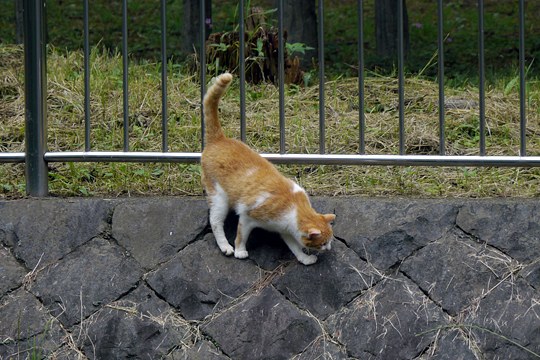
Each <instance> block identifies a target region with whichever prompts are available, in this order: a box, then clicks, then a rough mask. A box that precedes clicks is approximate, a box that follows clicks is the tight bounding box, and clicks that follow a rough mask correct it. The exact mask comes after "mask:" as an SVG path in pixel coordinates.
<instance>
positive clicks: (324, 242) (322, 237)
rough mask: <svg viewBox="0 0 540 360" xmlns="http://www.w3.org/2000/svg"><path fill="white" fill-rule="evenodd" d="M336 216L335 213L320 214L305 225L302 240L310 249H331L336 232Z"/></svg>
mask: <svg viewBox="0 0 540 360" xmlns="http://www.w3.org/2000/svg"><path fill="white" fill-rule="evenodd" d="M335 218H336V215H334V214H324V215H321V214H318V216H317V217H316V218H315V219H313V220H312V221H311V222H310V223H308V224H306V225H305V228H304V229H302V230H303V231H304V234H305V235H304V236H302V242H303V244H304V246H305V247H306V248H308V249H312V250H317V251H324V250H330V248H331V246H332V240H333V239H334V233H333V231H332V222H333V221H334V219H335Z"/></svg>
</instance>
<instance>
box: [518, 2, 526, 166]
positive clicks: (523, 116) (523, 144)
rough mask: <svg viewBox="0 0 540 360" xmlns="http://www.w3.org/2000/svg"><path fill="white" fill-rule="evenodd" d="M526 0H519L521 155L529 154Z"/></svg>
mask: <svg viewBox="0 0 540 360" xmlns="http://www.w3.org/2000/svg"><path fill="white" fill-rule="evenodd" d="M525 90H526V88H525V0H519V119H520V147H519V155H520V156H526V155H527V118H526V113H525V101H526V97H525V96H526V94H525Z"/></svg>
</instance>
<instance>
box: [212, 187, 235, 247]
mask: <svg viewBox="0 0 540 360" xmlns="http://www.w3.org/2000/svg"><path fill="white" fill-rule="evenodd" d="M228 211H229V209H228V207H227V206H226V204H225V202H224V201H223V200H222V199H221V198H219V196H213V198H212V201H211V202H210V226H211V227H212V232H213V233H214V237H215V238H216V243H217V244H218V246H219V249H220V250H221V252H222V253H224V254H225V255H227V256H230V255H232V254H233V253H234V248H233V247H232V246H231V244H229V242H228V241H227V237H226V236H225V231H224V229H223V225H224V223H225V218H226V217H227V213H228Z"/></svg>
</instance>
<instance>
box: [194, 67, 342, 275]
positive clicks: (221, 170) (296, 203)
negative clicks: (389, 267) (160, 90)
mask: <svg viewBox="0 0 540 360" xmlns="http://www.w3.org/2000/svg"><path fill="white" fill-rule="evenodd" d="M232 79H233V77H232V75H231V74H230V73H224V74H221V75H220V76H218V77H217V79H216V80H215V82H214V84H213V85H212V86H211V87H210V88H209V89H208V91H207V92H206V94H205V96H204V100H203V109H204V116H205V122H206V123H205V138H206V145H205V148H204V150H203V153H202V157H201V168H202V184H203V187H204V189H205V191H206V196H207V201H208V205H209V208H210V225H211V227H212V232H213V233H214V237H215V238H216V242H217V245H218V246H219V248H220V249H221V251H222V252H223V253H224V254H225V255H227V256H229V255H232V254H234V256H235V257H236V258H238V259H244V258H247V257H248V252H247V250H246V242H247V239H248V236H249V233H250V232H251V230H253V229H254V228H256V227H258V228H263V229H265V230H269V231H274V232H277V233H279V234H280V235H281V237H282V238H283V240H284V241H285V243H286V244H287V246H288V247H289V249H290V250H291V251H292V253H293V254H294V255H295V256H296V258H297V259H298V261H299V262H301V263H302V264H304V265H311V264H314V263H315V262H316V261H317V256H316V255H314V254H311V255H308V254H306V253H304V251H303V248H307V249H313V250H317V251H323V250H330V248H331V242H332V240H333V238H334V235H333V231H332V225H331V223H332V222H333V221H334V219H335V217H336V216H335V215H334V214H324V215H323V214H319V213H317V212H316V211H315V210H314V209H313V208H312V207H311V204H310V201H309V198H308V196H307V194H306V192H305V191H304V189H303V188H301V187H300V186H299V185H298V184H297V183H296V182H294V181H292V180H290V179H288V178H286V177H284V176H283V175H282V174H281V173H280V172H279V171H278V170H277V169H276V167H274V165H272V164H271V163H270V162H269V161H268V160H266V159H264V158H263V157H261V156H260V155H259V154H257V153H256V152H255V151H253V150H252V149H250V148H249V147H248V146H247V145H246V144H244V143H243V142H241V141H239V140H235V139H231V138H228V137H226V136H225V134H224V133H223V130H222V128H221V124H220V120H219V118H218V104H219V101H220V99H221V97H222V96H223V95H224V93H225V91H226V90H227V88H228V87H229V85H230V83H231V81H232ZM230 209H233V210H234V211H235V212H236V214H237V215H238V216H239V220H238V230H237V235H236V239H235V247H234V248H233V247H232V246H231V245H230V244H229V242H228V241H227V238H226V237H225V232H224V230H223V224H224V221H225V218H226V216H227V214H228V212H229V210H230Z"/></svg>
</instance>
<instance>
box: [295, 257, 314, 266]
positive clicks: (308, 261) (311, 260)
mask: <svg viewBox="0 0 540 360" xmlns="http://www.w3.org/2000/svg"><path fill="white" fill-rule="evenodd" d="M298 261H300V262H301V263H302V264H304V265H312V264H315V263H316V262H317V256H316V255H305V256H302V257H299V258H298Z"/></svg>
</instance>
